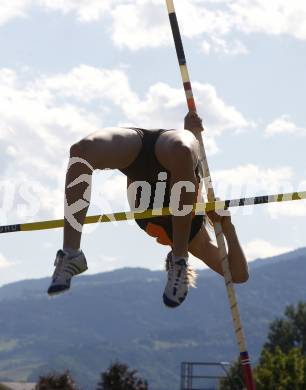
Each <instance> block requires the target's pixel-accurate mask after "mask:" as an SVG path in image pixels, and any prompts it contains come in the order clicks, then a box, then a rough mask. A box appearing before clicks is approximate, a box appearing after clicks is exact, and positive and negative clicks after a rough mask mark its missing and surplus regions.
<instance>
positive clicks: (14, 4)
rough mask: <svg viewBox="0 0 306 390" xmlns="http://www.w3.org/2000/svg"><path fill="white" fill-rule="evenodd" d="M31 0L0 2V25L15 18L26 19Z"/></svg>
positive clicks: (6, 0)
mask: <svg viewBox="0 0 306 390" xmlns="http://www.w3.org/2000/svg"><path fill="white" fill-rule="evenodd" d="M31 3H32V0H1V3H0V7H1V12H0V25H2V24H5V23H7V22H9V21H10V20H12V19H14V18H16V17H26V16H27V10H28V8H29V7H30V5H31Z"/></svg>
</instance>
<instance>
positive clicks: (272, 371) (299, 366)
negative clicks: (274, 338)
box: [254, 346, 306, 390]
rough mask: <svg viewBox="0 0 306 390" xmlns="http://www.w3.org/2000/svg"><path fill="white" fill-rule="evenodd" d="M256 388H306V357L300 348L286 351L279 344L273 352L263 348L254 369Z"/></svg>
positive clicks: (298, 389)
mask: <svg viewBox="0 0 306 390" xmlns="http://www.w3.org/2000/svg"><path fill="white" fill-rule="evenodd" d="M254 374H255V375H254V376H255V381H256V389H257V390H267V389H277V390H293V389H294V390H304V389H306V357H305V356H304V355H303V353H302V352H301V350H300V349H299V348H293V349H291V350H290V351H289V352H288V353H284V352H283V351H282V350H281V349H280V348H279V347H278V346H276V347H275V350H274V351H273V352H270V351H269V350H268V349H265V348H264V349H263V351H262V353H261V358H260V363H259V365H258V367H256V369H255V371H254Z"/></svg>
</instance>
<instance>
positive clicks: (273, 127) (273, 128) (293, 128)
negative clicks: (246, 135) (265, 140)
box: [265, 115, 306, 137]
mask: <svg viewBox="0 0 306 390" xmlns="http://www.w3.org/2000/svg"><path fill="white" fill-rule="evenodd" d="M265 134H266V136H268V137H271V136H273V135H279V134H290V135H295V136H302V137H305V136H306V128H302V127H298V126H297V125H296V124H295V123H294V122H293V121H292V120H291V119H290V117H289V116H288V115H283V116H281V117H280V118H277V119H275V120H274V121H272V122H271V123H270V124H269V125H268V126H267V127H266V129H265Z"/></svg>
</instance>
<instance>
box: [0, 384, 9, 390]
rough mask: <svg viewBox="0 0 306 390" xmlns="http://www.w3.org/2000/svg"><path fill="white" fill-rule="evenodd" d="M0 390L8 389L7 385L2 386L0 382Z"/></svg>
mask: <svg viewBox="0 0 306 390" xmlns="http://www.w3.org/2000/svg"><path fill="white" fill-rule="evenodd" d="M0 390H10V389H9V388H8V387H7V386H4V385H2V384H1V383H0Z"/></svg>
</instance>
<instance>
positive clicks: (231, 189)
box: [212, 164, 294, 199]
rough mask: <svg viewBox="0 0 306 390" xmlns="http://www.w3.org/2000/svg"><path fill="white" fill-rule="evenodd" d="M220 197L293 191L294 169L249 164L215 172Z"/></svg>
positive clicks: (217, 191) (214, 179)
mask: <svg viewBox="0 0 306 390" xmlns="http://www.w3.org/2000/svg"><path fill="white" fill-rule="evenodd" d="M212 176H213V181H214V183H215V185H216V193H217V194H218V196H219V197H220V198H224V197H225V198H227V199H229V198H240V197H244V196H255V195H267V194H271V195H272V194H274V193H283V192H290V191H292V179H293V177H294V174H293V171H292V169H291V168H289V167H281V168H278V169H271V168H264V167H261V166H257V165H253V164H248V165H241V166H237V167H235V168H233V169H224V170H219V171H216V172H214V173H213V175H212Z"/></svg>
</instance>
